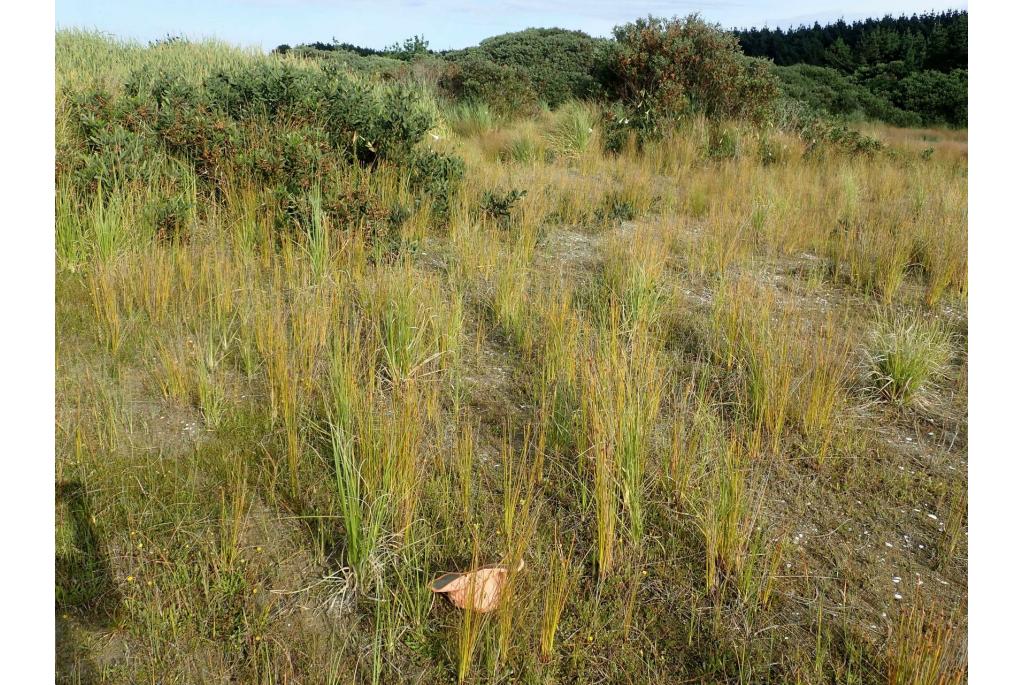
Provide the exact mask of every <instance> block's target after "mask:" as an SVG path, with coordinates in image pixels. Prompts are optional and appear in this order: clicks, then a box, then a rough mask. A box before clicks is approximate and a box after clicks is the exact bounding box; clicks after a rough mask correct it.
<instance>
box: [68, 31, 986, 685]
mask: <svg viewBox="0 0 1024 685" xmlns="http://www.w3.org/2000/svg"><path fill="white" fill-rule="evenodd" d="M281 59H284V60H285V61H287V62H288V63H294V64H295V65H296V66H297V68H299V69H316V68H318V67H317V66H316V65H315V64H313V63H312V62H309V61H306V60H304V59H303V58H298V57H288V58H278V57H269V56H262V55H258V54H256V53H254V52H252V51H245V50H237V49H234V48H230V47H229V46H226V45H222V44H219V43H170V44H163V45H159V46H156V47H152V48H143V47H141V46H137V45H133V44H130V43H121V42H116V41H113V40H110V39H107V38H103V37H100V36H96V35H93V34H87V33H78V32H61V33H59V34H58V39H57V64H58V73H57V80H58V85H59V88H58V101H57V103H56V110H57V122H58V123H57V130H58V136H57V137H58V161H59V164H58V173H57V188H56V198H55V200H56V202H55V233H56V239H57V240H56V244H57V250H56V254H55V255H54V259H55V265H56V270H57V280H56V290H57V302H56V305H57V321H56V323H57V331H58V333H57V345H56V358H57V393H56V396H57V404H56V414H57V423H56V426H55V433H56V435H55V437H56V445H57V459H56V464H55V490H56V499H57V502H56V511H57V529H56V531H55V533H56V559H55V563H56V567H57V587H56V606H55V610H56V612H57V616H58V623H59V625H60V627H61V629H60V632H59V634H60V637H59V638H58V644H57V658H58V674H57V675H58V678H57V679H58V681H60V682H87V681H90V680H94V681H97V680H98V681H104V682H123V683H135V682H213V681H218V680H225V679H233V680H235V681H238V682H360V683H362V682H381V683H388V682H406V681H415V682H424V683H434V682H436V683H440V682H466V683H470V682H472V683H483V682H527V683H529V682H533V683H562V682H565V683H568V682H583V681H586V682H591V681H608V682H637V683H662V682H687V681H692V682H750V683H760V682H805V683H826V682H859V683H882V682H891V683H907V682H934V683H939V682H945V683H953V682H960V681H961V680H962V677H963V675H962V674H963V670H962V668H963V663H964V661H963V659H964V658H965V657H963V655H962V645H963V643H964V639H965V635H966V622H965V616H964V612H963V607H964V606H965V604H964V598H965V597H966V545H965V544H964V540H965V539H966V537H965V536H966V510H967V503H966V494H965V493H966V469H965V468H964V464H965V463H966V450H967V444H966V437H965V436H966V434H967V430H966V415H965V407H966V383H964V382H963V379H965V378H966V366H965V361H964V360H965V358H966V336H964V335H959V334H956V332H957V331H960V330H964V329H965V328H966V301H965V296H966V292H967V274H966V264H967V262H966V212H965V207H966V183H965V174H964V170H965V168H966V163H965V159H964V158H963V155H959V154H956V149H957V148H956V146H955V145H952V144H951V145H949V146H947V147H948V149H946V148H943V150H944V151H943V152H942V154H935V155H933V156H931V157H929V158H927V159H926V158H923V157H922V156H921V155H920V154H918V152H917V151H916V150H915V149H913V147H912V146H910V145H909V144H907V145H904V143H902V142H901V141H902V140H903V139H902V138H901V137H900V136H899V135H897V133H898V132H895V131H888V132H887V137H889V138H890V139H891V140H892V146H891V148H890V150H889V151H888V152H887V153H884V154H877V155H874V156H869V155H863V156H850V155H847V154H843V153H840V152H838V151H835V150H831V149H828V148H824V149H820V150H818V151H816V152H814V153H813V154H807V155H805V154H804V152H805V145H804V143H803V142H802V141H801V140H800V139H799V138H797V137H796V136H793V135H790V134H788V133H786V132H785V131H773V132H770V137H771V142H772V145H773V147H772V150H774V151H775V152H773V154H772V155H769V156H768V157H769V158H766V156H765V154H762V153H763V146H764V137H765V135H768V134H765V133H764V132H761V131H757V130H753V129H751V128H750V127H749V126H747V125H745V124H742V123H741V122H730V123H727V124H724V125H723V126H724V127H722V128H720V129H716V130H719V133H721V132H722V131H726V130H727V131H728V136H727V137H728V138H729V141H730V142H729V145H728V147H729V150H728V151H727V152H728V154H709V148H708V142H709V140H712V134H713V133H714V131H713V130H712V129H713V128H714V126H713V125H712V122H708V121H705V120H703V119H701V118H699V117H698V118H696V119H693V120H691V121H688V122H685V123H683V124H681V125H680V127H679V130H678V131H675V132H672V133H671V134H670V135H667V136H666V137H665V138H664V139H662V140H661V141H659V142H657V143H656V144H648V145H646V146H644V147H642V148H637V147H635V146H626V148H625V149H624V150H623V151H621V152H620V153H618V154H611V153H607V152H604V151H603V147H604V146H603V144H602V137H603V136H604V131H603V130H602V126H601V123H600V121H599V120H598V119H597V118H596V117H595V116H594V110H593V107H592V106H591V105H590V104H586V103H570V104H567V105H564V106H563V107H561V108H560V109H559V110H557V111H555V112H553V113H542V114H540V115H537V116H536V117H535V118H531V119H521V120H504V119H498V118H496V117H494V116H492V115H491V114H490V113H489V112H488V111H487V110H486V109H485V108H483V107H481V106H475V105H474V106H468V105H460V106H454V105H449V104H445V103H439V102H437V101H434V100H433V97H434V96H433V95H430V94H429V93H428V94H424V93H423V92H421V91H419V90H417V91H415V93H414V94H413V95H410V96H409V97H410V98H413V99H414V100H416V102H420V100H422V99H423V98H429V99H430V102H429V103H426V104H424V103H423V102H420V104H418V105H416V107H420V106H421V105H422V107H423V108H424V110H423V111H428V112H430V113H432V114H431V116H434V117H435V120H434V121H433V123H432V127H431V128H429V129H424V131H425V133H424V135H423V136H422V138H423V139H422V140H419V141H417V143H416V151H417V152H418V153H424V150H431V151H433V152H437V153H438V154H441V153H445V154H453V155H457V156H458V157H459V158H460V159H461V160H463V162H464V164H465V167H466V170H465V174H464V177H463V178H462V180H460V181H458V182H457V183H454V182H453V183H452V185H451V186H450V187H447V186H446V187H445V188H444V189H443V192H438V193H434V194H428V193H426V191H424V190H423V185H422V184H423V183H425V181H424V180H423V179H422V178H419V180H417V178H418V177H417V176H416V174H417V173H418V172H416V171H415V168H416V167H415V166H414V164H415V163H414V162H409V161H407V160H405V161H392V160H388V159H380V160H376V161H375V163H373V164H368V163H363V164H359V163H358V160H356V161H355V162H352V161H351V160H348V159H346V160H344V163H343V164H338V165H335V166H331V167H330V168H329V170H328V171H327V172H326V173H325V175H323V177H322V178H319V179H317V182H318V183H319V185H317V184H315V183H312V182H311V183H310V184H309V185H308V186H304V187H298V188H291V189H289V188H274V187H270V184H269V183H268V182H266V181H265V180H261V179H260V178H258V177H256V176H253V177H249V176H246V175H244V174H242V173H241V172H237V177H235V176H232V177H230V178H214V177H215V176H216V174H215V173H214V171H215V170H217V169H223V168H229V167H216V166H212V167H204V166H202V164H199V165H198V167H197V166H196V164H195V160H194V159H192V158H187V157H185V156H184V153H180V152H174V151H173V150H171V149H170V148H168V147H167V146H164V147H159V148H158V153H154V159H155V158H159V160H160V162H159V164H158V165H155V166H153V167H152V169H151V173H152V176H151V177H149V178H148V179H147V178H143V179H141V180H140V179H136V180H135V181H132V182H128V181H115V182H114V183H111V184H107V183H104V184H103V185H102V186H99V185H91V184H90V182H88V181H87V179H86V177H85V176H83V175H82V174H78V175H76V174H75V171H74V170H76V169H77V170H79V171H81V169H83V168H85V167H83V166H76V165H78V164H79V162H81V164H86V163H87V162H86V161H85V160H88V159H90V158H91V157H90V156H92V157H95V156H96V154H97V153H96V152H95V151H92V150H91V149H90V148H89V147H88V146H87V144H86V142H85V141H84V140H82V139H80V137H79V133H78V132H77V131H79V129H78V126H79V125H80V122H78V121H77V120H76V119H75V118H74V117H73V110H74V108H73V107H72V105H71V99H72V98H73V97H74V96H75V94H76V93H78V92H82V91H84V90H85V89H87V88H91V87H92V86H94V85H96V84H105V87H107V88H109V89H110V90H111V91H112V92H119V91H120V89H122V88H123V87H124V84H125V82H126V81H127V80H128V79H129V78H130V77H131V75H132V74H133V73H134V72H136V71H137V70H138V69H139V68H140V67H143V66H148V67H149V68H150V69H152V70H154V73H156V72H158V71H159V70H161V69H164V70H171V71H173V72H175V73H180V74H181V75H182V77H183V78H184V79H185V81H187V82H189V83H194V84H198V83H202V82H203V79H205V78H206V77H207V76H208V75H210V74H211V73H214V72H216V71H217V70H218V69H222V68H227V67H237V66H238V65H247V64H249V65H251V64H267V65H270V64H277V62H275V60H281ZM354 78H356V77H354ZM359 78H362V77H359ZM364 85H366V87H367V88H369V89H372V90H373V92H375V93H376V92H385V91H387V92H391V91H389V90H387V89H389V88H394V87H395V85H394V84H391V85H388V84H379V83H367V84H364ZM417 98H418V100H417ZM417 111H419V110H417ZM306 123H309V122H306ZM246 125H247V126H251V127H253V128H259V126H261V125H262V124H260V123H259V121H257V120H253V121H251V122H249V123H248V124H246ZM288 125H289V126H292V125H294V126H296V127H298V126H299V122H290V123H289V124H288ZM297 130H298V128H296V129H295V130H294V131H286V132H284V133H296V131H297ZM428 131H435V132H436V131H444V132H445V135H444V136H441V135H437V138H438V139H436V140H435V139H434V137H433V136H432V135H431V134H430V133H428ZM950 135H951V138H953V140H952V141H951V143H957V144H960V142H961V141H958V140H956V136H955V135H954V134H950ZM721 137H722V136H721V135H720V136H719V138H721ZM289 140H291V143H289V145H292V143H294V145H293V146H292V147H289V148H288V150H289V152H288V154H290V155H295V156H294V157H289V158H288V159H290V160H292V161H294V160H298V159H302V158H301V157H300V156H299V155H300V154H301V153H302V150H303V149H304V148H303V147H302V145H300V142H301V141H303V140H304V141H306V142H308V141H309V140H318V139H316V138H315V137H314V138H306V139H303V138H301V136H299V138H291V139H289ZM719 143H721V141H719ZM154 149H155V150H156V149H157V148H154ZM360 149H362V148H360ZM363 152H364V153H365V154H368V153H367V152H366V150H365V149H363ZM72 153H73V154H72ZM775 153H777V154H775ZM410 154H412V153H410ZM424 154H425V153H424ZM74 155H81V156H82V157H81V159H79V158H78V157H75V156H74ZM186 159H192V161H189V162H188V163H186V162H185V161H183V160H186ZM419 159H421V162H419V164H420V165H421V166H423V165H426V164H429V163H430V161H429V159H428V158H425V157H424V158H419ZM423 159H427V161H426V162H424V161H422V160H423ZM430 159H433V158H430ZM242 161H243V162H245V163H246V164H248V163H249V162H251V161H252V160H250V159H249V158H248V157H246V158H244V159H243V160H242ZM435 161H436V160H435ZM62 162H67V164H66V166H62V165H61V163H62ZM110 163H111V164H115V162H110ZM240 163H241V162H240ZM289 163H290V162H289ZM175 164H177V165H179V166H185V167H188V168H189V169H191V170H190V171H188V172H187V173H186V172H185V171H182V172H181V175H180V176H168V174H169V173H170V172H169V171H168V169H167V168H165V166H168V165H169V166H171V167H173V166H174V165H175ZM196 168H198V169H199V171H196V170H195V169H196ZM230 168H234V167H230ZM200 172H202V173H200ZM83 173H84V172H83ZM147 173H150V172H147ZM175 173H177V172H175ZM296 173H297V172H296ZM435 173H437V174H438V175H437V176H436V177H435V176H431V179H432V182H437V183H440V182H441V181H440V180H438V179H441V175H440V172H435ZM169 179H170V180H169ZM143 181H147V182H143ZM417 183H419V184H420V185H417ZM168 184H171V185H173V188H174V193H171V195H173V197H171V196H169V194H168V190H167V185H168ZM520 191H526V192H525V195H521V194H519V193H520ZM282 193H283V194H285V195H287V201H282V200H281V199H280V198H281V194H282ZM487 193H490V197H491V198H492V200H493V199H494V198H499V199H501V198H508V197H509V194H510V193H513V197H514V198H516V199H514V200H513V201H512V202H511V207H509V211H508V212H507V213H506V214H502V215H500V216H497V215H495V214H494V213H493V212H489V211H488V209H487V208H488V206H489V205H487V203H486V202H485V198H486V197H488V195H487ZM275 198H276V199H275ZM492 204H493V203H492ZM353 207H356V208H360V209H359V211H358V212H356V211H355V210H353ZM491 208H492V209H493V207H491ZM860 360H867V361H866V362H865V364H863V365H862V364H861V363H860ZM880 397H881V398H882V399H884V400H886V402H880V401H878V400H879V398H880ZM887 403H894V404H897V405H900V409H899V410H898V411H895V410H893V409H892V408H891V407H888V406H887ZM908 437H909V439H908ZM900 467H902V468H900ZM911 472H913V473H911ZM917 510H921V511H924V512H926V513H917ZM928 512H934V515H935V516H936V517H937V518H936V519H932V518H929V517H927V513H928ZM940 524H941V525H940ZM911 533H912V535H913V539H912V543H913V544H910V543H907V544H906V545H905V544H903V543H902V542H901V540H902V538H901V536H902V535H904V534H908V535H909V534H911ZM887 542H888V543H889V544H888V545H887V544H886V543H887ZM876 552H877V554H876ZM883 556H884V561H881V562H880V561H876V557H879V558H881V557H883ZM519 561H522V562H523V564H524V565H523V568H522V570H521V571H517V572H515V573H512V574H511V575H510V577H509V581H508V592H507V593H506V594H505V595H503V599H502V602H501V603H500V605H499V606H498V608H497V609H496V610H495V612H494V613H491V614H476V613H467V612H461V611H459V610H457V609H455V608H454V607H453V606H451V605H450V604H449V603H447V602H446V601H445V600H443V599H442V598H440V597H436V596H434V595H433V594H432V593H430V592H429V591H428V590H427V589H426V588H427V584H428V583H429V582H430V580H432V579H433V578H435V577H436V576H438V575H440V574H442V573H445V572H450V571H457V570H466V569H470V568H473V567H475V566H479V565H483V564H492V563H502V564H506V565H509V567H511V568H514V569H518V567H519V565H518V562H519ZM893 577H900V578H901V579H902V580H901V582H900V583H899V584H898V585H896V586H894V581H893ZM918 577H920V578H921V584H920V585H919V586H915V587H916V590H915V591H914V592H911V591H910V585H911V584H912V583H914V582H915V581H916V579H917V578H918ZM894 587H895V591H894ZM904 588H906V589H905V590H904ZM897 594H899V595H900V598H898V599H897V598H896V596H895V595H897ZM883 612H884V615H882V614H883Z"/></svg>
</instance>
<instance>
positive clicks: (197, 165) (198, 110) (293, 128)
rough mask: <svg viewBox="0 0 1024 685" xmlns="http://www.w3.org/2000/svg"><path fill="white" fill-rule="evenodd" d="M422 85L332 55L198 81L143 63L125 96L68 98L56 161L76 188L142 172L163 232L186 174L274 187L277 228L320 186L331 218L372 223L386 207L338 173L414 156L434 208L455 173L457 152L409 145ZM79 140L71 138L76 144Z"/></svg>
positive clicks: (151, 214)
mask: <svg viewBox="0 0 1024 685" xmlns="http://www.w3.org/2000/svg"><path fill="white" fill-rule="evenodd" d="M424 97H425V96H424V93H423V92H422V91H421V90H418V89H417V88H415V87H413V86H410V85H406V84H402V83H396V84H386V85H373V84H370V83H367V82H366V81H365V80H361V79H357V78H354V77H352V76H351V75H349V74H348V73H345V72H344V71H343V70H341V69H339V68H338V67H337V66H335V65H332V64H329V63H328V64H323V65H309V64H306V65H301V64H289V63H287V62H283V61H282V62H267V63H253V64H250V65H248V66H245V67H235V68H233V69H231V70H222V71H218V72H215V73H214V74H212V75H211V76H210V77H208V78H206V79H204V80H203V81H202V82H199V83H198V84H193V83H189V82H187V81H186V80H185V79H183V78H181V77H180V76H178V75H176V74H171V73H152V72H148V71H140V72H138V73H136V74H134V75H133V76H132V77H131V78H130V80H129V81H128V83H127V84H126V86H125V88H124V90H123V91H122V93H121V94H119V95H117V96H114V95H111V94H109V93H105V92H102V91H89V92H86V93H83V94H81V95H77V96H74V97H73V98H72V99H71V109H72V121H73V122H75V123H76V124H77V127H76V129H77V130H75V131H74V132H73V133H74V135H73V136H72V142H71V143H69V144H65V145H64V146H62V147H61V149H60V150H59V151H58V154H59V155H61V156H62V157H63V158H62V159H59V160H58V164H57V167H58V170H61V171H62V172H63V173H67V174H68V175H69V176H70V178H71V179H72V180H73V181H74V182H76V183H78V184H79V185H81V186H87V187H92V188H95V187H97V186H98V185H100V184H103V185H106V186H107V187H112V186H115V185H118V184H120V183H124V182H131V181H144V182H146V183H147V184H148V185H150V186H151V187H152V186H154V185H156V186H159V187H161V188H167V189H168V190H167V192H168V195H167V197H166V198H165V200H166V201H161V202H158V203H155V204H154V205H153V206H152V207H150V208H148V209H147V216H148V218H149V220H150V221H151V222H152V223H153V225H154V226H155V227H156V232H157V233H158V234H161V235H166V236H168V237H169V236H171V235H172V234H175V233H177V232H179V230H180V228H181V226H182V225H183V222H182V221H181V220H180V217H181V216H183V214H186V213H187V211H186V210H187V208H185V207H182V206H181V205H180V202H179V201H178V199H175V198H176V197H178V193H177V191H176V190H175V189H178V191H180V190H182V189H183V188H184V186H183V183H182V182H181V179H179V178H178V177H179V176H181V174H182V173H187V174H188V175H189V176H190V177H193V178H194V181H198V183H199V184H200V186H201V188H200V189H201V190H204V191H213V192H214V193H215V194H216V195H223V194H224V193H227V192H230V191H231V190H232V189H233V188H234V187H236V186H238V185H239V184H247V183H250V184H253V185H255V186H257V187H262V188H267V189H271V192H270V193H269V194H268V202H269V203H270V206H269V207H268V209H269V210H270V211H273V212H274V215H275V217H276V218H275V220H276V221H277V223H278V225H279V226H281V227H294V226H296V225H299V226H301V225H302V224H303V222H304V221H307V220H308V217H309V216H310V215H311V214H310V208H309V207H308V206H307V204H308V202H307V199H308V197H307V196H308V195H309V194H310V193H311V192H312V191H313V190H314V189H315V188H322V189H323V192H322V211H323V214H324V216H325V217H327V219H329V220H330V221H331V222H332V224H333V225H342V224H346V225H347V224H365V223H366V222H367V221H368V220H370V219H372V220H373V221H378V222H379V221H380V220H381V217H383V216H384V215H386V214H387V213H388V210H387V209H386V208H381V207H379V206H377V204H376V201H374V200H373V199H372V198H371V197H370V195H369V194H368V193H367V192H365V190H360V191H358V192H356V191H353V190H352V189H351V188H350V187H349V186H351V185H352V184H351V183H349V182H348V181H347V180H346V179H350V178H351V179H358V176H359V174H355V175H353V165H360V166H362V167H364V168H369V169H371V170H372V169H373V168H375V167H376V166H378V165H380V164H389V165H398V166H410V167H411V168H412V175H413V177H414V185H415V186H416V189H417V190H419V191H420V192H421V193H422V196H423V198H424V199H425V200H426V201H430V202H434V203H435V207H436V208H437V209H438V211H447V203H448V198H449V197H450V196H451V195H452V193H453V191H454V188H455V187H456V186H457V185H458V183H459V182H460V181H461V178H462V174H463V168H462V166H461V161H460V160H457V159H455V158H451V157H446V156H442V155H436V154H435V153H428V152H415V151H414V148H415V147H416V145H417V144H418V143H419V142H420V141H421V140H422V138H423V137H424V135H425V133H426V131H427V130H428V129H429V128H430V127H431V126H433V125H434V116H433V114H432V112H433V111H435V108H433V107H431V106H429V105H428V103H426V102H425V100H424ZM75 141H77V142H75Z"/></svg>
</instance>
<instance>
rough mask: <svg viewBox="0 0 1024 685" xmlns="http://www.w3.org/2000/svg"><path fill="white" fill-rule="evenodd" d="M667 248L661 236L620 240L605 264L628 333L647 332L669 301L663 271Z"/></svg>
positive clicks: (607, 283)
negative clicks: (623, 241) (624, 241)
mask: <svg viewBox="0 0 1024 685" xmlns="http://www.w3.org/2000/svg"><path fill="white" fill-rule="evenodd" d="M667 252H668V251H667V249H666V247H665V245H664V244H663V242H662V241H661V240H658V239H657V238H655V237H652V236H651V235H649V234H644V235H643V236H642V237H639V236H638V237H637V239H636V240H630V241H628V242H627V243H625V244H623V243H617V244H616V246H615V247H614V248H613V252H612V254H611V255H610V256H609V258H608V261H607V262H606V264H605V269H604V280H605V287H606V288H607V290H608V297H609V299H610V301H611V305H612V308H613V309H614V308H618V309H620V310H621V313H620V315H621V319H622V326H623V329H624V331H625V332H626V333H628V334H633V333H636V332H641V333H644V332H646V331H648V330H650V329H652V328H653V327H654V326H655V325H656V324H657V322H658V317H659V314H660V312H661V309H662V307H663V305H664V304H665V301H666V295H665V287H664V285H663V280H662V279H663V274H664V271H665V260H666V255H667Z"/></svg>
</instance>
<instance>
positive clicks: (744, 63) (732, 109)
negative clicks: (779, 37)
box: [605, 15, 777, 126]
mask: <svg viewBox="0 0 1024 685" xmlns="http://www.w3.org/2000/svg"><path fill="white" fill-rule="evenodd" d="M613 33H614V36H615V41H616V42H615V46H614V48H613V49H612V50H611V51H610V52H609V54H608V56H607V60H608V63H607V72H606V76H605V78H606V79H607V83H606V86H607V88H608V89H609V91H610V92H611V93H612V94H613V95H615V96H616V97H617V98H618V99H620V100H621V101H622V102H623V103H624V104H625V105H626V106H627V107H628V108H631V109H632V110H633V111H632V112H631V113H632V115H633V116H632V117H625V118H633V119H635V118H637V117H640V118H643V119H645V120H662V119H667V120H675V119H679V118H680V117H683V116H687V115H691V114H696V113H703V114H705V115H706V116H708V117H710V118H712V119H715V118H750V119H757V120H763V119H765V118H766V117H767V116H769V115H770V114H771V112H772V105H773V103H774V100H775V98H776V96H777V84H776V81H775V79H774V77H772V75H771V73H770V71H769V68H768V64H767V63H766V62H764V61H762V60H751V59H750V58H747V57H745V56H744V55H743V54H742V52H741V51H740V49H739V43H738V42H737V40H736V38H735V37H734V36H732V35H731V34H727V33H725V32H723V31H722V30H721V29H720V28H718V27H717V26H713V25H711V24H708V23H706V22H704V21H702V20H701V19H699V18H698V17H697V15H690V16H688V17H687V18H686V19H678V18H674V19H657V18H654V17H648V18H647V19H638V20H637V21H635V22H633V23H632V24H626V25H624V26H617V27H615V29H614V31H613ZM648 126H649V124H648Z"/></svg>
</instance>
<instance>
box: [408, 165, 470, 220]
mask: <svg viewBox="0 0 1024 685" xmlns="http://www.w3.org/2000/svg"><path fill="white" fill-rule="evenodd" d="M465 174H466V165H465V163H463V161H462V160H461V159H459V158H458V157H455V156H453V155H447V154H444V153H441V152H436V151H434V150H417V151H416V152H415V153H414V154H413V157H412V163H411V165H410V179H411V181H412V184H413V186H414V187H415V188H417V189H420V190H423V191H425V192H426V193H427V194H428V195H429V196H430V197H431V199H432V202H433V210H434V212H435V213H436V214H438V215H441V216H447V215H448V213H449V211H450V209H451V199H452V197H453V196H454V194H455V191H456V189H457V188H458V186H459V184H460V183H461V182H462V179H463V177H464V176H465Z"/></svg>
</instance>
